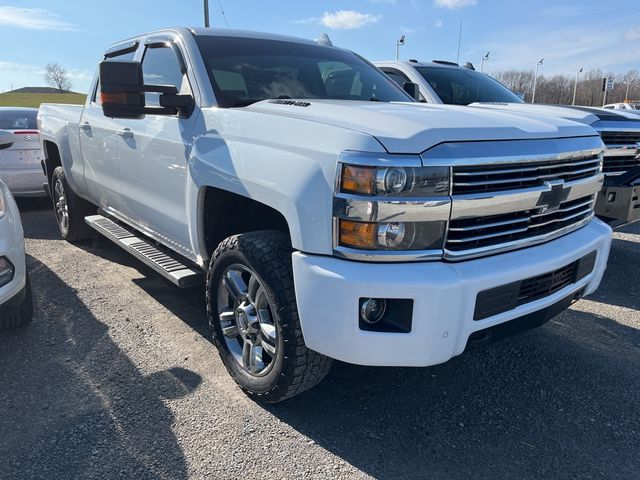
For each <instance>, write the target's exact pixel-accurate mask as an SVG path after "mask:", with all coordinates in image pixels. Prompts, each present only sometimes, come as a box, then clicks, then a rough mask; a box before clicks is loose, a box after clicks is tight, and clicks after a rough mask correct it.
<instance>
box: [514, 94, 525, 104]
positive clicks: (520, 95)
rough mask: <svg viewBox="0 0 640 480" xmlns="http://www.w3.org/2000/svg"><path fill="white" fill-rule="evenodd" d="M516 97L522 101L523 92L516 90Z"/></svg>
mask: <svg viewBox="0 0 640 480" xmlns="http://www.w3.org/2000/svg"><path fill="white" fill-rule="evenodd" d="M516 97H518V98H519V99H520V100H522V101H523V102H524V93H522V92H517V93H516Z"/></svg>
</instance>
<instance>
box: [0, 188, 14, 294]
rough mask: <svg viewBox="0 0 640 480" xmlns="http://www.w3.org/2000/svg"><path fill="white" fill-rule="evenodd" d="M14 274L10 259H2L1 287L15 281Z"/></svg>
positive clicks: (0, 261) (0, 263)
mask: <svg viewBox="0 0 640 480" xmlns="http://www.w3.org/2000/svg"><path fill="white" fill-rule="evenodd" d="M0 196H1V195H0ZM14 273H15V268H14V266H13V264H12V263H11V262H10V261H9V259H8V258H7V257H0V287H2V286H4V285H6V284H7V283H9V282H10V281H11V280H13V275H14Z"/></svg>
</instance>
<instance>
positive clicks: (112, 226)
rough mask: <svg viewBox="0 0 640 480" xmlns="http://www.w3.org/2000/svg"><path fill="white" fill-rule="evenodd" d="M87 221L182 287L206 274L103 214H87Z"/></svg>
mask: <svg viewBox="0 0 640 480" xmlns="http://www.w3.org/2000/svg"><path fill="white" fill-rule="evenodd" d="M84 221H85V222H87V225H89V226H90V227H91V228H93V229H94V230H96V231H97V232H98V233H100V234H102V235H104V236H105V237H107V238H108V239H109V240H111V241H112V242H114V243H115V244H116V245H119V246H120V247H122V248H124V249H125V250H126V251H127V252H129V253H130V254H131V255H133V256H134V257H136V258H137V259H138V260H140V261H142V262H143V263H145V264H146V265H148V266H149V267H151V268H153V269H154V270H155V271H156V272H158V273H159V274H160V275H162V276H163V277H165V278H166V279H167V280H169V281H170V282H171V283H173V284H175V285H176V286H178V287H180V288H186V287H192V286H194V285H198V284H200V283H202V281H203V273H202V271H201V270H199V269H198V268H197V267H190V266H188V265H185V264H184V263H183V262H182V261H180V260H177V259H176V257H177V255H175V256H169V255H167V254H166V253H165V252H163V251H162V250H160V249H158V248H157V247H156V246H155V245H153V244H152V243H151V242H149V241H147V240H145V239H143V238H141V237H139V236H137V235H136V234H135V233H133V232H131V231H130V230H128V229H126V228H124V227H123V226H121V225H119V224H118V223H116V222H114V221H113V220H111V219H109V218H107V217H104V216H102V215H90V216H88V217H85V219H84Z"/></svg>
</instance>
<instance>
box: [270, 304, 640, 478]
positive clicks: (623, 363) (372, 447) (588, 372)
mask: <svg viewBox="0 0 640 480" xmlns="http://www.w3.org/2000/svg"><path fill="white" fill-rule="evenodd" d="M559 321H560V322H561V323H551V324H548V325H547V326H545V327H543V328H541V329H538V330H536V331H532V332H529V333H526V334H522V335H520V336H518V337H514V338H512V339H509V340H506V341H503V342H502V343H499V344H493V345H489V346H487V347H485V348H482V349H479V350H476V351H471V352H468V353H466V354H464V355H463V356H461V357H458V358H456V359H453V360H452V361H450V362H448V363H446V364H444V365H439V366H435V367H431V368H426V369H405V368H402V369H401V368H365V367H357V366H352V365H346V364H337V365H335V366H334V368H333V370H332V373H331V374H330V375H329V377H328V378H327V379H326V380H325V382H324V383H322V384H321V385H319V386H318V387H316V388H315V389H313V390H311V391H309V392H307V393H305V394H303V395H301V396H300V397H297V398H294V399H292V400H290V401H288V402H285V403H283V404H278V405H273V406H269V407H267V409H268V410H269V411H270V412H271V413H272V414H274V415H276V416H277V417H278V418H280V419H281V420H282V421H284V422H286V423H288V424H289V425H291V426H292V427H294V428H295V429H296V430H298V431H299V432H301V433H303V434H304V435H306V436H308V437H309V438H311V439H312V440H314V441H315V442H316V443H317V444H318V445H320V446H321V447H324V448H326V449H327V450H329V451H331V452H333V453H334V454H335V455H337V456H339V457H341V458H342V459H344V460H345V461H346V462H348V463H350V464H352V465H354V466H356V467H358V468H359V469H361V470H362V471H364V472H366V473H368V474H369V475H371V476H373V477H375V478H382V479H400V478H438V479H449V478H451V479H453V478H508V479H512V478H625V479H628V478H635V477H637V474H638V460H637V445H638V444H639V443H638V442H639V441H640V438H639V436H640V434H639V432H638V429H637V425H638V422H639V421H640V411H638V409H637V405H638V401H639V400H640V394H639V392H640V374H639V373H638V372H639V367H640V354H639V352H638V345H640V343H638V342H640V332H638V330H635V329H632V328H628V327H624V326H621V325H619V324H617V323H616V322H613V321H611V320H609V319H605V318H599V317H594V316H593V315H591V314H585V313H582V312H574V311H571V312H568V313H567V314H564V315H562V316H561V317H559ZM576 329H580V330H581V336H582V338H579V339H577V338H575V331H576Z"/></svg>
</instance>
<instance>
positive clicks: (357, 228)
mask: <svg viewBox="0 0 640 480" xmlns="http://www.w3.org/2000/svg"><path fill="white" fill-rule="evenodd" d="M445 225H446V222H444V221H434V222H390V223H374V222H354V221H352V220H344V219H340V221H339V226H338V228H339V233H338V244H339V245H341V246H345V247H348V248H355V249H358V250H396V251H402V250H433V249H439V248H442V240H443V238H444V228H445Z"/></svg>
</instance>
